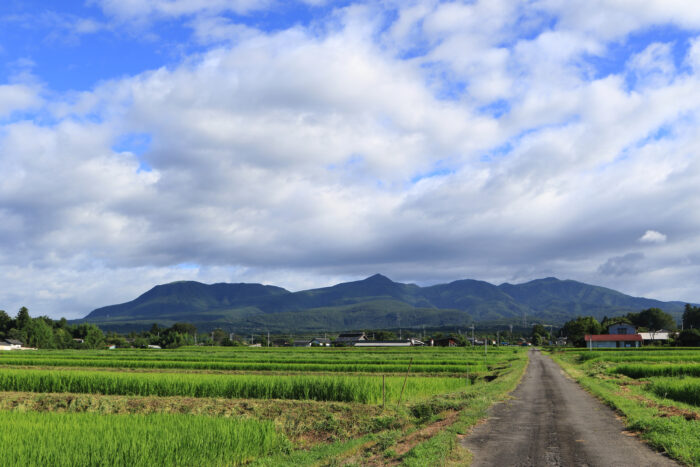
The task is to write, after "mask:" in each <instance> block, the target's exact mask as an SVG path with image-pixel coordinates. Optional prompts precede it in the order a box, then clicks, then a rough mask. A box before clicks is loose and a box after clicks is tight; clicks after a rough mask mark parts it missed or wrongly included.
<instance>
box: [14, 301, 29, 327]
mask: <svg viewBox="0 0 700 467" xmlns="http://www.w3.org/2000/svg"><path fill="white" fill-rule="evenodd" d="M30 319H31V318H30V317H29V310H27V307H24V306H23V307H22V308H20V309H19V311H18V312H17V317H16V318H15V322H16V325H17V329H25V328H26V327H27V325H28V324H29V320H30Z"/></svg>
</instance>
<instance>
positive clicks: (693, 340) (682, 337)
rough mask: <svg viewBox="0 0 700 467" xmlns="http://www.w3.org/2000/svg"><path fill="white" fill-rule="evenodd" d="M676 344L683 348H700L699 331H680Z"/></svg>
mask: <svg viewBox="0 0 700 467" xmlns="http://www.w3.org/2000/svg"><path fill="white" fill-rule="evenodd" d="M676 342H677V343H678V344H679V345H681V346H683V347H698V346H700V329H685V330H683V331H681V333H680V334H679V335H678V340H677V341H676Z"/></svg>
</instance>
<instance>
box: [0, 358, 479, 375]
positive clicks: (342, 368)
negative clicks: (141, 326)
mask: <svg viewBox="0 0 700 467" xmlns="http://www.w3.org/2000/svg"><path fill="white" fill-rule="evenodd" d="M468 363H469V364H470V370H471V371H486V370H487V369H488V367H487V365H484V364H483V363H482V362H466V361H465V362H460V363H454V362H449V363H441V362H426V363H420V364H414V365H412V367H411V369H412V371H413V372H415V373H459V372H463V371H464V369H465V365H466V364H468ZM0 365H21V366H61V367H92V368H153V369H183V370H221V371H311V372H343V373H355V372H358V373H396V372H402V371H405V370H406V368H407V366H408V362H406V363H404V364H398V363H389V364H387V363H382V362H366V361H364V362H363V361H359V362H356V363H346V362H330V363H324V362H313V361H310V362H309V361H302V362H298V361H283V362H279V361H276V362H274V361H273V362H250V361H239V362H236V361H186V360H185V361H183V360H148V359H131V360H122V359H108V358H92V359H75V358H50V357H49V358H41V357H40V358H32V357H26V356H20V357H14V356H12V357H9V358H2V359H0Z"/></svg>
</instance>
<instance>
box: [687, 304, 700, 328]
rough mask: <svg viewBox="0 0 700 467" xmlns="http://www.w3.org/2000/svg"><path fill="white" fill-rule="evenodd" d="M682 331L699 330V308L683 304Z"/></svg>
mask: <svg viewBox="0 0 700 467" xmlns="http://www.w3.org/2000/svg"><path fill="white" fill-rule="evenodd" d="M683 329H700V306H693V305H691V304H689V303H686V304H685V311H684V312H683Z"/></svg>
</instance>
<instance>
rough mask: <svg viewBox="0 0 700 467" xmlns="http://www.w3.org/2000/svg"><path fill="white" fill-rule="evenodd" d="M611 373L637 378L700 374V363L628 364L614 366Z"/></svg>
mask: <svg viewBox="0 0 700 467" xmlns="http://www.w3.org/2000/svg"><path fill="white" fill-rule="evenodd" d="M610 373H617V374H621V375H625V376H629V377H630V378H637V379H638V378H653V377H659V376H700V365H697V364H696V365H693V364H690V365H675V364H668V365H662V364H656V365H654V364H646V365H645V364H628V365H619V366H617V367H615V368H612V369H611V370H610Z"/></svg>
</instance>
